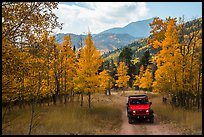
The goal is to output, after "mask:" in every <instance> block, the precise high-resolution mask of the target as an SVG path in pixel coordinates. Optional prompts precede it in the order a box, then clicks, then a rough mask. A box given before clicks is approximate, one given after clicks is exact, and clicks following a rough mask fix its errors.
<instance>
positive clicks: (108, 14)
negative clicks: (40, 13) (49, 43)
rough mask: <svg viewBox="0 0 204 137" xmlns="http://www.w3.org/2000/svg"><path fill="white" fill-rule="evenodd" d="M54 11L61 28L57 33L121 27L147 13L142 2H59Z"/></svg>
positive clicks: (93, 32)
mask: <svg viewBox="0 0 204 137" xmlns="http://www.w3.org/2000/svg"><path fill="white" fill-rule="evenodd" d="M58 8H59V9H58V10H55V11H54V13H56V15H57V16H58V17H59V22H61V23H64V25H63V29H62V30H61V31H57V33H59V32H61V33H75V34H83V33H84V32H87V31H88V27H89V28H90V31H91V33H92V34H96V33H99V32H101V31H104V30H106V29H109V28H112V27H123V26H125V25H127V24H128V23H130V22H135V21H138V20H140V19H145V17H146V16H147V13H148V9H147V7H146V3H144V2H80V3H76V5H66V4H59V5H58Z"/></svg>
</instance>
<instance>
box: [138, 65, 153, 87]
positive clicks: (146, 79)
mask: <svg viewBox="0 0 204 137" xmlns="http://www.w3.org/2000/svg"><path fill="white" fill-rule="evenodd" d="M152 82H153V77H152V72H151V70H150V66H149V65H148V66H147V68H146V70H145V73H144V75H143V76H142V78H141V79H140V85H139V87H140V88H144V89H150V88H151V87H152Z"/></svg>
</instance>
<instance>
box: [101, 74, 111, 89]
mask: <svg viewBox="0 0 204 137" xmlns="http://www.w3.org/2000/svg"><path fill="white" fill-rule="evenodd" d="M99 81H100V89H101V91H106V90H107V89H108V88H109V89H110V88H111V87H112V85H113V84H112V77H111V76H110V75H109V74H108V72H107V70H103V71H102V72H100V74H99Z"/></svg>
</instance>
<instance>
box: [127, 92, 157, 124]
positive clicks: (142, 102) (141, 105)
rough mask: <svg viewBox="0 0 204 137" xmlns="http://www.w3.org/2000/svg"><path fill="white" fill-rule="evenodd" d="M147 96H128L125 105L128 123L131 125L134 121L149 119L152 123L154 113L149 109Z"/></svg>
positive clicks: (149, 104)
mask: <svg viewBox="0 0 204 137" xmlns="http://www.w3.org/2000/svg"><path fill="white" fill-rule="evenodd" d="M151 104H152V102H149V99H148V96H147V95H130V96H128V103H127V116H128V122H129V123H130V124H131V123H132V122H133V121H134V120H136V119H149V121H150V122H151V123H154V112H153V110H152V109H151Z"/></svg>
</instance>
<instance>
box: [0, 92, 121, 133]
mask: <svg viewBox="0 0 204 137" xmlns="http://www.w3.org/2000/svg"><path fill="white" fill-rule="evenodd" d="M92 98H93V99H92V108H91V109H88V104H87V102H88V101H87V98H86V97H85V100H84V107H82V108H81V107H80V105H79V104H80V103H77V102H75V103H69V104H67V105H57V106H49V107H48V106H43V107H37V109H36V110H37V111H38V112H39V115H38V117H37V118H36V119H35V120H36V121H38V122H39V123H38V125H37V126H36V128H35V129H33V131H32V134H36V135H69V134H83V135H87V134H88V135H90V134H98V135H100V134H106V135H107V134H115V133H116V131H117V130H119V128H120V125H121V122H122V119H121V111H122V110H121V105H115V104H116V102H121V101H120V99H119V98H116V97H114V96H105V95H103V94H102V95H101V94H100V95H99V94H95V95H93V97H92ZM30 117H31V109H25V110H14V111H13V112H12V113H10V114H8V115H7V117H6V119H7V120H8V119H12V120H11V122H10V124H9V126H8V127H6V128H4V130H3V131H2V133H3V134H4V135H5V134H6V135H26V134H28V131H29V122H30ZM14 118H15V119H14ZM7 123H8V122H5V121H3V122H2V125H3V127H5V126H7V125H8V124H7Z"/></svg>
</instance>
